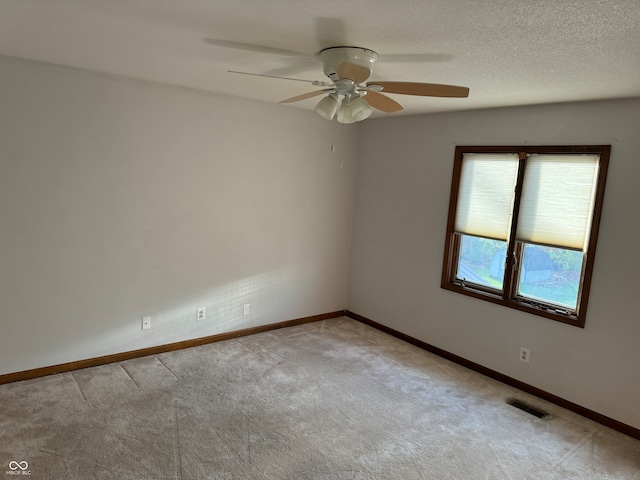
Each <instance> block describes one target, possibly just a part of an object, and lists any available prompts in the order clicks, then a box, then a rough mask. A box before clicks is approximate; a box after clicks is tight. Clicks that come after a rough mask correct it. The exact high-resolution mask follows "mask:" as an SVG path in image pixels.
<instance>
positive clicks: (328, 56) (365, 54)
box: [320, 47, 378, 82]
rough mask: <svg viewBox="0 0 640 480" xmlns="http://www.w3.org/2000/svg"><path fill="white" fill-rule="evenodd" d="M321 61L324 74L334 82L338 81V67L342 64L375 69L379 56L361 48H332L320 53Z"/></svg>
mask: <svg viewBox="0 0 640 480" xmlns="http://www.w3.org/2000/svg"><path fill="white" fill-rule="evenodd" d="M320 59H321V60H322V65H323V67H324V74H325V75H326V76H327V77H329V78H330V79H331V80H333V81H334V82H335V81H336V80H338V74H337V70H338V65H340V64H341V63H342V62H347V63H353V64H355V65H358V66H361V67H365V68H368V69H369V70H372V69H373V65H374V64H375V63H376V60H377V59H378V54H377V53H376V52H374V51H373V50H369V49H368V48H361V47H331V48H325V49H324V50H322V51H321V52H320Z"/></svg>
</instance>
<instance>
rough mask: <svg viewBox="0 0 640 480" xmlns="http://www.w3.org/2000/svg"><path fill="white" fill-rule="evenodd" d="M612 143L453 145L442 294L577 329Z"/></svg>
mask: <svg viewBox="0 0 640 480" xmlns="http://www.w3.org/2000/svg"><path fill="white" fill-rule="evenodd" d="M610 150H611V147H610V146H608V145H605V146H579V147H576V146H572V147H456V153H455V161H454V168H453V181H452V187H451V199H450V204H449V220H448V225H447V238H446V244H445V254H444V264H443V271H442V288H445V289H447V290H452V291H455V292H458V293H463V294H466V295H470V296H473V297H476V298H480V299H484V300H488V301H490V302H494V303H498V304H501V305H505V306H508V307H512V308H516V309H518V310H523V311H526V312H530V313H533V314H536V315H540V316H543V317H547V318H551V319H554V320H558V321H561V322H564V323H568V324H571V325H576V326H579V327H584V324H585V318H586V311H587V302H588V297H589V287H590V280H591V275H592V271H593V263H594V255H595V248H596V240H597V233H598V224H599V220H600V213H601V211H602V200H603V197H604V185H605V180H606V176H607V166H608V163H609V152H610Z"/></svg>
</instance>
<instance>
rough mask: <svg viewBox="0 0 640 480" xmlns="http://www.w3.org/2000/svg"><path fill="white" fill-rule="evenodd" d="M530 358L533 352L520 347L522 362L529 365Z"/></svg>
mask: <svg viewBox="0 0 640 480" xmlns="http://www.w3.org/2000/svg"><path fill="white" fill-rule="evenodd" d="M530 357H531V350H530V349H528V348H525V347H520V361H521V362H524V363H529V358H530Z"/></svg>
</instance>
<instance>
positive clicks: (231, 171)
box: [0, 58, 358, 374]
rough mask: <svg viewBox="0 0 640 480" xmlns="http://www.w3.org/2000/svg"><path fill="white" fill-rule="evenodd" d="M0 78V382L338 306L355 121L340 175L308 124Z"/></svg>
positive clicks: (29, 71)
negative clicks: (202, 311)
mask: <svg viewBox="0 0 640 480" xmlns="http://www.w3.org/2000/svg"><path fill="white" fill-rule="evenodd" d="M0 84H1V85H2V89H1V90H0V156H1V157H0V228H1V230H0V332H1V333H0V374H2V373H9V372H16V371H21V370H25V369H30V368H36V367H42V366H47V365H53V364H57V363H62V362H69V361H73V360H78V359H85V358H92V357H96V356H101V355H106V354H110V353H116V352H122V351H128V350H132V349H137V348H143V347H147V346H152V345H159V344H164V343H170V342H176V341H180V340H184V339H189V338H197V337H201V336H206V335H211V334H216V333H220V332H227V331H232V330H237V329H241V328H246V327H251V326H257V325H262V324H268V323H273V322H277V321H282V320H288V319H294V318H300V317H304V316H309V315H315V314H319V313H326V312H332V311H336V310H342V309H344V308H345V307H346V295H347V293H346V292H347V279H348V264H349V261H348V255H349V242H350V232H351V219H352V206H353V191H354V188H353V187H354V184H355V172H356V158H357V146H358V144H357V137H358V126H351V127H346V128H345V129H344V130H343V131H344V132H345V141H344V150H343V163H344V166H343V168H340V160H339V153H338V152H336V153H332V152H331V151H330V145H331V135H332V124H331V123H330V122H327V121H325V120H323V119H322V118H320V117H318V116H317V115H316V114H314V113H312V112H306V111H301V110H299V109H294V108H287V107H284V106H279V105H270V104H265V103H258V102H251V101H245V100H241V99H237V98H231V97H222V96H213V95H206V94H203V93H198V92H193V91H187V90H181V89H177V88H171V87H165V86H159V85H154V84H149V83H142V82H136V81H133V80H127V79H120V78H115V77H108V76H100V75H98V74H93V73H88V72H83V71H77V70H72V69H67V68H63V67H54V66H50V65H46V64H38V63H32V62H26V61H19V60H15V59H9V58H0ZM341 131H342V130H339V131H338V132H339V133H338V135H339V134H340V132H341ZM338 138H339V137H338ZM244 303H250V304H251V315H249V316H243V314H242V305H243V304H244ZM199 306H205V307H207V308H208V312H207V313H208V319H207V320H206V321H204V322H196V321H195V314H196V308H197V307H199ZM146 315H150V316H151V317H152V328H151V330H146V331H144V332H143V331H141V317H142V316H146Z"/></svg>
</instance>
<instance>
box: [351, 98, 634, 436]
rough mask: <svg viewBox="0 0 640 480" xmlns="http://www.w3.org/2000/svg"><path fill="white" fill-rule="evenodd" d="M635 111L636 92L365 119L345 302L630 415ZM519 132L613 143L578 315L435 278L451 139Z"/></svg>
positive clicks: (471, 356) (514, 140) (479, 140)
mask: <svg viewBox="0 0 640 480" xmlns="http://www.w3.org/2000/svg"><path fill="white" fill-rule="evenodd" d="M638 125H640V99H635V100H619V101H604V102H593V103H581V104H564V105H548V106H537V107H523V108H510V109H497V110H486V111H472V112H460V113H449V114H437V115H428V116H415V117H401V118H397V119H380V120H373V121H368V122H365V123H364V124H363V125H362V127H361V132H360V156H359V165H358V180H357V191H356V207H355V213H354V227H353V228H354V230H353V242H352V255H351V271H350V283H349V300H348V308H349V310H351V311H354V312H356V313H358V314H360V315H364V316H365V317H368V318H370V319H372V320H374V321H376V322H379V323H382V324H385V325H388V326H390V327H392V328H394V329H396V330H399V331H401V332H404V333H407V334H409V335H411V336H413V337H415V338H418V339H420V340H423V341H425V342H428V343H430V344H432V345H435V346H437V347H440V348H442V349H444V350H447V351H449V352H452V353H454V354H456V355H459V356H461V357H464V358H466V359H468V360H471V361H473V362H476V363H479V364H481V365H484V366H486V367H489V368H491V369H493V370H496V371H498V372H501V373H504V374H506V375H508V376H510V377H513V378H516V379H518V380H521V381H523V382H525V383H527V384H530V385H533V386H535V387H538V388H541V389H542V390H545V391H547V392H550V393H553V394H555V395H558V396H560V397H562V398H565V399H567V400H570V401H572V402H575V403H577V404H579V405H582V406H584V407H587V408H590V409H592V410H595V411H596V412H599V413H601V414H604V415H607V416H609V417H612V418H614V419H616V420H619V421H621V422H624V423H626V424H628V425H631V426H634V427H636V428H640V409H639V408H638V399H640V377H639V376H638V366H639V365H640V348H638V341H639V340H640V320H639V313H638V307H637V297H638V285H639V283H638V280H639V279H640V254H639V252H638V245H640V222H639V221H638V215H639V214H638V211H639V209H640V188H639V187H638V180H639V179H640V157H639V152H640V135H638ZM522 144H529V145H558V144H560V145H572V144H611V145H612V153H611V161H610V166H609V175H608V181H607V186H606V194H605V200H604V211H603V218H602V221H601V225H600V235H599V242H598V251H597V254H596V262H595V269H594V277H593V281H592V287H591V296H590V302H589V309H588V313H587V319H586V328H585V329H580V328H577V327H573V326H569V325H565V324H562V323H559V322H554V321H552V320H548V319H545V318H542V317H537V316H534V315H531V314H527V313H523V312H519V311H517V310H513V309H509V308H505V307H501V306H498V305H494V304H491V303H488V302H483V301H481V300H476V299H474V298H471V297H466V296H463V295H459V294H456V293H453V292H449V291H445V290H442V289H441V288H440V275H441V271H442V257H443V251H444V241H445V229H446V221H447V212H448V204H449V192H450V187H451V174H452V169H453V154H454V148H455V146H456V145H522ZM520 346H525V347H529V348H531V363H530V364H528V365H527V364H524V363H522V362H519V361H518V359H517V358H518V352H519V348H520Z"/></svg>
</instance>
